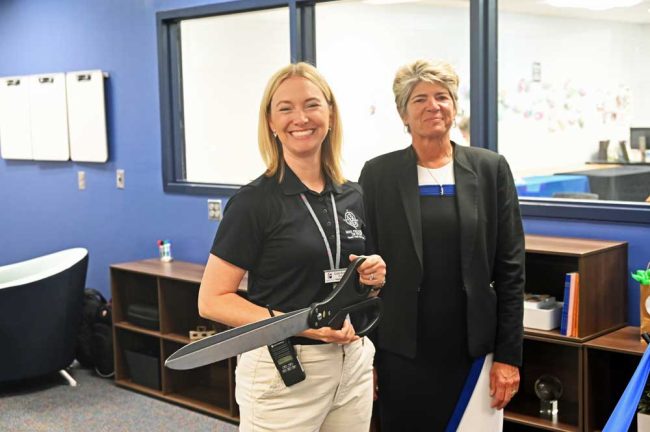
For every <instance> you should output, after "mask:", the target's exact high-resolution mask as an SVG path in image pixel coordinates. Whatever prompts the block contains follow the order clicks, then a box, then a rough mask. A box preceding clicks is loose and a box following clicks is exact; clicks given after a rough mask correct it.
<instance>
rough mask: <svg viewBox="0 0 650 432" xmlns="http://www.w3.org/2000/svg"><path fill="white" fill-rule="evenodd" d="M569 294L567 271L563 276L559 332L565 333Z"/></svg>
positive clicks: (569, 282) (569, 279) (569, 286)
mask: <svg viewBox="0 0 650 432" xmlns="http://www.w3.org/2000/svg"><path fill="white" fill-rule="evenodd" d="M570 295H571V276H570V274H569V273H567V274H566V275H565V276H564V299H563V304H562V319H561V320H560V334H562V335H564V336H566V335H567V324H568V321H569V297H570Z"/></svg>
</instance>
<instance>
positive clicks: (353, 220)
mask: <svg viewBox="0 0 650 432" xmlns="http://www.w3.org/2000/svg"><path fill="white" fill-rule="evenodd" d="M343 220H344V221H345V223H346V224H348V225H350V226H351V227H352V228H354V229H352V230H345V234H347V236H348V240H351V239H361V240H365V239H366V236H364V235H363V231H361V230H360V229H359V219H357V217H356V215H355V214H354V213H352V211H351V210H345V214H344V215H343Z"/></svg>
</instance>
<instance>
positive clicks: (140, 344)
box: [111, 259, 245, 422]
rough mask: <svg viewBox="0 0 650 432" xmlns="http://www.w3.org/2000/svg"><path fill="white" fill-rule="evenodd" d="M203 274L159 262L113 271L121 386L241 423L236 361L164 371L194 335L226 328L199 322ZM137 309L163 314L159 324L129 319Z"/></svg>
mask: <svg viewBox="0 0 650 432" xmlns="http://www.w3.org/2000/svg"><path fill="white" fill-rule="evenodd" d="M203 270H204V266H202V265H198V264H190V263H184V262H178V261H174V262H171V263H163V262H161V261H159V260H157V259H151V260H144V261H137V262H131V263H124V264H115V265H112V266H111V290H112V296H113V338H114V347H115V382H116V384H117V385H119V386H122V387H125V388H129V389H132V390H137V391H139V392H142V393H145V394H148V395H151V396H156V397H158V398H161V399H165V400H169V401H172V402H175V403H178V404H180V405H184V406H187V407H189V408H192V409H195V410H198V411H202V412H205V413H208V414H212V415H215V416H217V417H220V418H222V419H225V420H228V421H231V422H236V421H237V420H238V417H237V416H238V410H237V404H236V402H235V396H234V389H235V377H234V369H235V358H231V359H228V360H224V361H222V362H219V363H214V364H211V365H208V366H203V367H200V368H197V369H192V370H187V371H177V370H171V369H167V368H165V367H164V361H165V359H166V358H167V357H169V356H170V355H171V354H172V353H173V352H174V351H176V350H177V349H179V348H180V347H182V346H183V345H185V344H188V343H189V342H190V339H189V331H190V330H195V329H196V327H197V326H205V327H207V328H208V329H214V330H217V331H221V330H224V329H225V328H226V327H225V326H223V325H221V324H217V323H215V322H212V321H208V320H205V319H203V318H200V317H199V314H198V307H197V297H198V291H199V285H200V282H201V277H202V276H203ZM244 283H245V281H243V282H242V284H244ZM133 305H138V306H139V307H141V308H142V307H144V308H147V309H148V310H151V311H157V315H158V325H157V326H156V325H153V326H143V325H142V323H139V324H140V325H138V324H135V323H134V322H133V321H134V320H133V319H130V317H133V314H129V311H130V310H133Z"/></svg>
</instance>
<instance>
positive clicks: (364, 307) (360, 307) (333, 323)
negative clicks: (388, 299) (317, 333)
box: [326, 297, 383, 336]
mask: <svg viewBox="0 0 650 432" xmlns="http://www.w3.org/2000/svg"><path fill="white" fill-rule="evenodd" d="M382 310H383V306H382V303H381V299H380V298H379V297H371V298H367V299H365V300H363V301H360V302H359V303H355V304H353V305H352V306H348V307H345V308H343V309H341V310H340V311H338V312H336V313H335V314H334V315H333V316H332V318H331V319H330V321H329V323H327V324H326V326H328V327H331V328H333V329H340V328H341V327H343V322H344V321H345V318H346V317H347V316H348V314H351V313H353V312H359V311H364V312H365V313H367V314H372V319H371V320H370V322H369V323H368V324H367V325H366V327H364V328H363V329H361V330H357V329H355V333H356V335H357V336H365V335H367V334H368V333H370V331H371V330H372V329H374V328H375V327H376V326H377V324H379V319H380V318H381V312H382Z"/></svg>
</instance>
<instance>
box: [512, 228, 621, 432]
mask: <svg viewBox="0 0 650 432" xmlns="http://www.w3.org/2000/svg"><path fill="white" fill-rule="evenodd" d="M569 272H578V273H579V274H580V291H579V296H580V299H579V311H578V335H577V336H576V337H567V336H563V335H562V334H560V331H559V329H555V330H549V331H546V330H537V329H532V328H525V329H524V363H523V365H522V367H521V370H520V373H521V384H520V390H519V392H518V393H517V395H516V396H515V397H514V398H513V400H512V401H511V402H510V404H509V405H508V407H506V410H505V421H506V425H505V428H504V430H506V431H519V430H522V431H524V430H525V431H539V430H551V431H583V430H586V429H585V426H586V425H585V412H586V411H587V403H588V397H587V391H588V389H589V388H591V387H589V384H588V383H587V381H588V379H589V376H590V375H589V374H588V373H587V372H586V359H585V356H586V354H585V344H586V343H587V342H588V341H590V340H595V339H596V338H598V339H600V338H602V337H607V335H608V334H610V332H612V331H616V330H617V329H620V328H621V327H623V326H625V323H626V320H627V317H626V310H627V309H626V308H627V243H625V242H614V241H601V240H590V239H576V238H566V237H546V236H537V235H527V236H526V292H530V293H536V294H549V295H552V296H554V297H555V298H556V299H557V300H558V301H564V298H563V297H564V278H565V275H566V273H569ZM543 374H550V375H554V376H557V377H558V378H559V379H560V381H561V382H562V384H563V387H564V392H563V395H562V397H561V398H560V400H559V403H558V405H559V414H558V416H557V417H556V418H554V419H553V418H544V417H542V416H540V414H539V399H538V398H537V396H536V395H535V390H534V388H535V382H536V380H537V379H538V378H539V377H540V376H541V375H543ZM626 382H627V381H626Z"/></svg>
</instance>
